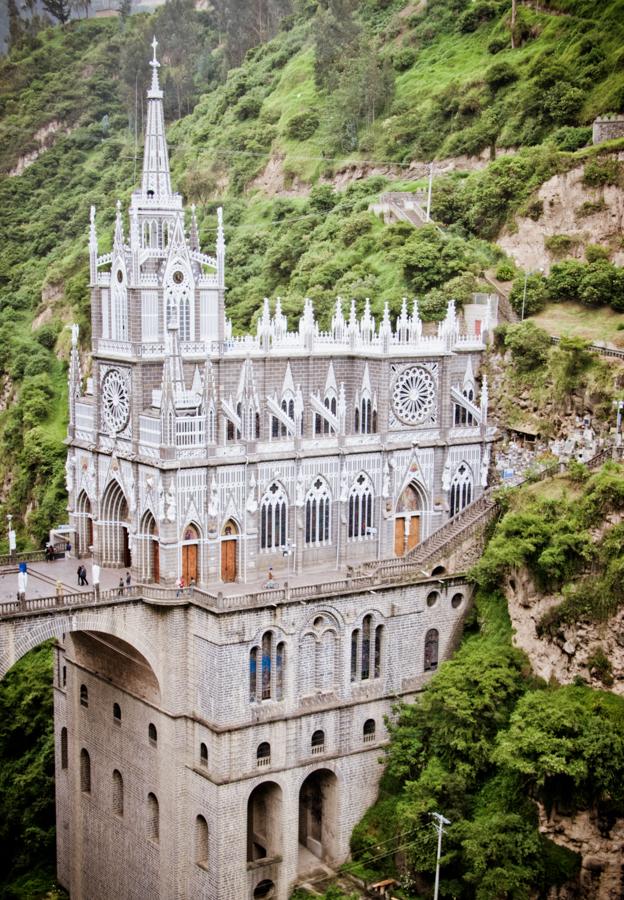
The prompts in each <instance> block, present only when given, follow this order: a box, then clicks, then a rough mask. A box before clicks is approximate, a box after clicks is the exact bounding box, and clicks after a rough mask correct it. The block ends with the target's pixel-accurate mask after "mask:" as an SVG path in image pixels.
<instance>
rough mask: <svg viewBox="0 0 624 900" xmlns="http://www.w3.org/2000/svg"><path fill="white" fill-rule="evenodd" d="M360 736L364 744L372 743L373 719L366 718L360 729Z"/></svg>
mask: <svg viewBox="0 0 624 900" xmlns="http://www.w3.org/2000/svg"><path fill="white" fill-rule="evenodd" d="M362 738H363V740H364V743H365V744H372V743H373V741H374V740H375V720H374V719H367V720H366V722H364V728H363V729H362Z"/></svg>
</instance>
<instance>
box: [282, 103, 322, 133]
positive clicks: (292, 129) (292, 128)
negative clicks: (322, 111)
mask: <svg viewBox="0 0 624 900" xmlns="http://www.w3.org/2000/svg"><path fill="white" fill-rule="evenodd" d="M319 124H320V120H319V117H318V115H317V113H316V112H315V111H314V110H312V109H306V110H302V111H301V112H299V113H296V114H295V115H294V116H292V118H290V119H289V120H288V122H287V123H286V130H285V133H286V137H288V138H291V139H292V140H296V141H307V140H308V138H311V137H312V135H313V134H314V132H315V131H316V129H317V128H318V127H319Z"/></svg>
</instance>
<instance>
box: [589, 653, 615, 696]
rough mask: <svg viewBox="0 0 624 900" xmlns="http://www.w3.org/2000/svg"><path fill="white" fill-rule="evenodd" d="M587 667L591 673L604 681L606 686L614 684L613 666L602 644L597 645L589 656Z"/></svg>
mask: <svg viewBox="0 0 624 900" xmlns="http://www.w3.org/2000/svg"><path fill="white" fill-rule="evenodd" d="M587 668H588V669H589V671H590V673H591V675H593V676H595V677H596V678H598V679H600V681H602V683H603V684H604V685H605V687H611V685H612V684H613V666H612V665H611V660H610V659H609V657H608V656H607V654H606V653H605V652H604V650H603V648H602V647H601V646H600V645H598V646H597V647H595V648H594V649H593V650H592V652H591V653H590V655H589V656H588V657H587Z"/></svg>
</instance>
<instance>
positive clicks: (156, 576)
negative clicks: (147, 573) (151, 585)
mask: <svg viewBox="0 0 624 900" xmlns="http://www.w3.org/2000/svg"><path fill="white" fill-rule="evenodd" d="M152 580H153V581H154V582H155V583H156V584H158V582H159V581H160V545H159V543H158V541H152Z"/></svg>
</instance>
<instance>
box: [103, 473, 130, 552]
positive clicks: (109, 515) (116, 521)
mask: <svg viewBox="0 0 624 900" xmlns="http://www.w3.org/2000/svg"><path fill="white" fill-rule="evenodd" d="M100 525H101V526H102V528H101V537H102V541H101V546H102V565H104V566H125V567H126V568H130V566H131V564H132V557H131V555H130V542H129V539H128V504H127V502H126V498H125V496H124V492H123V490H122V489H121V485H120V484H119V482H118V481H111V483H110V484H109V485H108V487H107V488H106V490H105V491H104V496H103V497H102V518H101V522H100Z"/></svg>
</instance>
